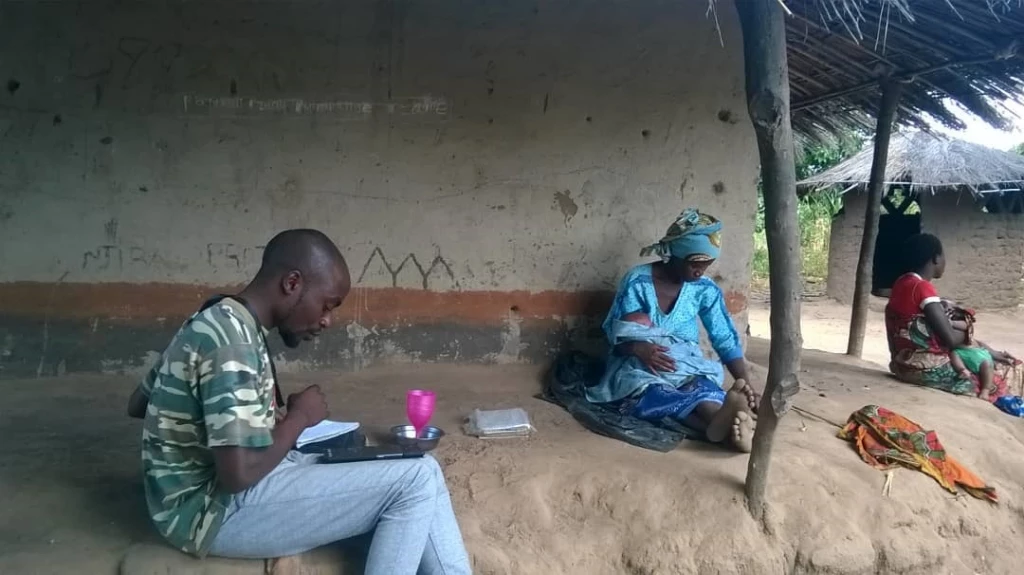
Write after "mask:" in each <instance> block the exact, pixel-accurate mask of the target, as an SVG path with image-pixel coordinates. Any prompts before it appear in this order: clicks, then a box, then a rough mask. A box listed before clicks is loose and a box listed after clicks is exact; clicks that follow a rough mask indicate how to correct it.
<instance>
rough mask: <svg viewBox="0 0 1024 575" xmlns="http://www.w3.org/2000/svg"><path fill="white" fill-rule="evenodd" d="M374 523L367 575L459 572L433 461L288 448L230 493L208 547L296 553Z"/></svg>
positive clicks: (456, 540) (447, 506)
mask: <svg viewBox="0 0 1024 575" xmlns="http://www.w3.org/2000/svg"><path fill="white" fill-rule="evenodd" d="M370 531H374V534H373V542H372V543H371V544H370V553H369V556H368V558H367V561H366V574H367V575H413V574H415V573H419V574H421V575H434V574H440V575H463V574H467V573H470V572H471V570H470V566H469V557H468V556H467V555H466V548H465V546H464V545H463V543H462V534H461V533H460V532H459V525H458V523H457V522H456V520H455V513H454V511H452V502H451V498H450V497H449V495H448V487H447V486H446V485H445V481H444V475H443V474H442V473H441V467H440V466H439V465H438V464H437V461H435V460H434V458H432V457H430V456H429V455H427V456H425V457H423V458H422V459H403V460H397V461H368V462H359V463H336V464H317V463H316V456H313V455H303V454H301V453H299V452H297V451H292V452H290V453H289V454H288V456H287V457H286V458H285V459H284V461H282V462H281V463H280V465H278V466H277V467H276V468H275V469H274V470H273V471H271V472H270V474H269V475H267V476H266V477H264V478H263V480H261V481H260V482H259V483H257V484H256V485H254V486H252V487H250V488H249V489H247V490H245V491H243V492H242V493H239V494H236V495H235V496H234V498H233V501H232V503H231V505H230V507H229V508H228V511H227V516H226V517H225V520H224V524H223V525H222V526H221V528H220V532H219V533H218V534H217V537H216V539H214V541H213V546H212V547H211V549H210V553H211V554H213V555H218V556H221V557H236V558H253V559H256V558H268V557H284V556H288V555H296V554H298V553H302V552H304V551H308V550H310V549H313V548H315V547H319V546H321V545H326V544H328V543H333V542H335V541H340V540H342V539H348V538H350V537H355V536H357V535H362V534H364V533H369V532H370Z"/></svg>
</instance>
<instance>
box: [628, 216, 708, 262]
mask: <svg viewBox="0 0 1024 575" xmlns="http://www.w3.org/2000/svg"><path fill="white" fill-rule="evenodd" d="M721 250H722V222H720V221H718V219H717V218H715V217H714V216H712V215H709V214H704V213H701V212H699V211H697V210H696V209H694V208H687V209H685V210H683V213H682V214H680V215H679V217H678V218H676V221H675V222H673V223H672V225H671V226H669V227H668V231H667V232H665V237H663V238H661V240H660V241H658V243H656V244H653V245H650V246H647V247H646V248H644V249H643V250H641V251H640V257H648V256H652V255H657V256H659V257H661V259H662V260H663V261H665V260H668V259H669V258H679V259H684V260H685V259H690V260H696V261H709V260H716V259H718V254H719V253H720V252H721Z"/></svg>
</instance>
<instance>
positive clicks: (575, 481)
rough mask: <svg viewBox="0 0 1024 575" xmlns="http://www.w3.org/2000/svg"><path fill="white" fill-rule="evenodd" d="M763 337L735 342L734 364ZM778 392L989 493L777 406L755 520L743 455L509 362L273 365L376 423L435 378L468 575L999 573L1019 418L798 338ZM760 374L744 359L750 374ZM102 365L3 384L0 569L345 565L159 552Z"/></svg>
mask: <svg viewBox="0 0 1024 575" xmlns="http://www.w3.org/2000/svg"><path fill="white" fill-rule="evenodd" d="M766 354H767V344H766V343H765V342H764V341H762V340H756V339H754V340H751V353H750V358H751V360H752V361H754V362H757V363H762V364H763V363H764V362H765V361H766ZM804 367H805V372H804V373H802V383H803V389H802V391H801V394H800V395H799V396H797V399H796V405H798V406H799V407H801V408H803V409H804V410H807V411H808V412H812V413H814V414H817V415H818V416H820V417H821V418H823V419H825V420H829V421H832V422H835V423H842V422H844V421H845V420H846V417H847V416H848V415H849V414H850V413H851V412H852V411H854V410H856V409H858V408H860V407H861V406H863V405H865V404H868V403H878V404H881V405H884V406H886V407H888V408H890V409H893V410H895V411H898V412H900V413H902V414H904V415H906V416H907V417H909V418H911V419H913V420H915V421H917V422H918V423H920V424H921V425H923V426H925V427H929V428H933V429H935V430H937V431H938V434H939V437H940V438H941V439H942V441H943V442H944V443H945V445H946V447H947V449H948V450H949V451H950V453H951V454H952V455H954V456H955V457H957V458H958V459H960V460H961V461H962V462H963V463H964V464H965V465H967V466H968V467H969V468H971V469H972V470H973V471H974V472H976V473H977V474H978V475H980V476H981V477H983V478H984V479H986V480H987V481H988V482H989V483H990V484H992V485H993V486H995V487H996V488H997V489H998V491H999V496H1000V502H999V504H997V505H993V504H990V503H987V502H984V501H979V500H975V499H972V498H970V497H968V496H959V497H956V496H953V495H951V494H949V493H947V492H945V491H943V490H942V489H941V488H940V487H939V486H938V484H936V483H935V482H934V481H933V480H932V479H930V478H928V477H926V476H924V475H923V474H920V473H916V472H911V471H906V470H898V471H896V472H895V477H894V481H893V486H892V491H891V495H890V496H889V497H883V496H882V493H881V492H882V485H883V483H884V480H885V475H884V474H883V473H881V472H878V471H876V470H874V469H872V468H870V467H868V466H867V465H865V464H864V463H863V462H861V461H860V459H859V458H858V457H857V456H856V455H855V454H854V452H853V451H852V450H851V448H850V447H849V445H847V444H846V443H844V442H842V441H840V440H838V439H836V437H835V433H836V431H837V429H836V427H834V426H833V425H831V424H830V423H826V422H824V421H822V419H818V418H814V417H807V416H804V415H801V414H800V413H796V412H792V413H790V414H789V415H787V416H786V417H785V418H784V419H783V421H782V423H781V424H780V427H779V433H778V436H777V440H776V441H777V444H776V448H775V454H774V460H773V467H772V471H771V476H770V488H769V498H770V501H771V502H772V503H771V508H770V512H769V514H768V517H767V519H766V521H765V522H764V523H763V524H760V523H755V522H754V521H753V520H751V519H750V517H749V515H748V514H747V513H746V511H745V509H744V506H743V498H742V482H743V478H744V475H745V472H746V465H747V458H746V457H745V456H739V455H733V454H730V453H727V452H724V451H722V450H719V449H717V448H712V447H710V446H707V445H703V444H700V443H694V442H690V443H685V444H684V445H683V446H682V447H680V448H679V449H677V450H675V451H673V452H671V453H666V454H659V453H655V452H650V451H645V450H642V449H638V448H635V447H631V446H629V445H626V444H623V443H620V442H617V441H614V440H611V439H607V438H604V437H599V436H597V435H594V434H591V433H589V432H587V431H585V430H583V429H582V428H581V427H580V426H579V425H578V424H577V423H576V422H575V421H574V420H573V419H572V418H571V417H570V416H569V415H568V414H566V413H564V412H563V411H561V410H560V409H558V408H557V407H555V406H553V405H550V404H547V403H545V402H542V401H539V400H536V399H534V398H533V395H534V394H535V393H536V392H537V391H538V389H539V381H540V373H539V371H538V370H537V369H535V368H530V367H523V366H495V367H481V366H448V365H401V366H391V367H386V368H379V369H373V370H369V371H365V372H361V373H357V374H348V373H345V374H342V373H315V374H284V375H283V376H282V380H283V382H284V386H285V388H286V390H296V389H299V388H300V387H301V386H304V385H308V384H311V383H319V384H320V385H321V386H323V387H324V389H325V390H326V392H327V394H328V396H329V398H330V400H331V404H332V406H333V409H332V417H333V418H335V419H339V420H351V419H358V420H360V421H362V422H364V424H365V425H366V426H367V427H368V428H369V429H370V430H371V431H378V432H379V431H380V430H383V429H386V427H387V426H389V425H391V424H394V423H397V422H400V421H401V420H402V417H403V415H402V414H403V395H404V392H405V390H406V389H408V388H410V387H414V386H416V387H419V386H427V387H431V388H433V389H436V390H437V391H438V397H439V413H438V416H437V419H436V422H437V423H438V424H439V425H441V426H442V427H443V428H445V429H446V430H447V431H448V432H449V436H448V437H447V438H446V439H445V440H444V441H443V442H442V444H441V446H440V448H439V449H438V451H437V457H438V460H439V461H440V462H441V464H442V466H443V467H444V468H445V473H446V475H447V477H448V479H449V482H450V486H451V490H452V494H453V499H454V504H455V507H456V512H457V514H458V516H459V520H460V523H461V526H462V529H463V533H464V536H465V538H466V542H467V546H468V548H469V551H470V554H471V556H472V559H473V564H474V572H475V573H481V574H490V573H494V574H499V573H501V574H504V573H510V574H516V575H535V574H536V575H541V574H544V575H550V574H553V573H558V574H570V575H571V574H580V575H584V574H586V575H604V574H607V575H613V574H615V575H619V574H622V573H634V574H641V573H642V574H672V573H749V574H758V575H763V574H775V573H778V574H783V573H785V574H791V573H829V574H862V573H863V574H868V573H899V574H907V573H921V574H925V573H929V574H931V573H950V574H961V573H963V574H974V573H1011V572H1016V571H1018V570H1019V561H1020V555H1019V548H1020V546H1019V542H1020V541H1022V540H1024V481H1022V478H1024V457H1022V454H1024V445H1022V444H1024V420H1015V419H1013V418H1011V417H1009V416H1006V415H1003V414H1001V413H999V412H997V411H996V410H995V409H994V408H993V407H991V406H990V405H987V404H985V403H983V402H981V401H978V400H971V399H968V398H959V397H953V396H949V395H946V394H942V393H939V392H933V391H930V390H926V389H921V388H916V387H911V386H907V385H903V384H900V383H897V382H895V381H893V380H891V379H889V378H888V377H887V376H886V375H885V374H884V373H882V372H881V371H880V369H879V368H878V367H877V366H875V365H873V364H868V363H862V362H854V361H850V360H846V359H843V358H841V357H838V356H831V355H827V354H824V353H821V352H807V353H806V354H805V360H804ZM759 373H762V374H763V372H759ZM134 384H135V379H134V378H129V377H122V376H117V377H113V376H90V377H65V378H59V379H38V380H19V381H9V382H4V383H3V384H2V385H3V397H4V408H3V417H0V453H3V457H2V458H0V487H2V488H3V492H4V497H5V500H4V504H3V506H2V510H0V573H12V574H14V573H17V574H43V575H45V574H66V573H89V574H98V575H102V574H114V573H119V572H120V573H125V574H130V575H143V574H145V575H156V574H160V575H186V574H187V575H199V574H203V575H235V574H238V575H243V574H244V575H249V574H253V575H256V574H262V573H266V572H268V568H269V569H271V570H272V569H274V568H275V567H276V568H277V572H278V573H304V574H305V573H308V574H317V575H319V574H321V573H323V574H327V573H332V574H338V573H344V574H348V573H359V572H361V564H360V555H361V551H360V546H359V544H358V543H356V544H354V545H350V546H349V548H348V549H345V550H342V549H326V550H319V551H317V552H315V553H312V554H309V555H308V556H305V557H301V558H298V559H296V560H292V561H290V562H287V563H284V564H281V565H279V566H275V565H272V564H270V565H268V564H266V563H265V562H263V561H226V560H219V559H210V560H207V561H197V560H194V559H191V558H188V557H186V556H184V555H182V554H179V553H177V552H176V551H173V550H171V549H168V548H166V547H165V546H164V545H163V544H162V543H161V542H160V541H159V540H158V538H157V537H156V535H155V533H154V531H153V529H152V527H151V526H150V524H149V521H148V519H147V517H146V513H145V509H144V505H145V504H144V501H143V497H142V486H141V477H140V471H139V468H140V465H139V433H140V425H139V422H137V421H132V420H129V419H127V418H126V417H125V416H124V415H123V413H124V403H125V398H126V397H127V395H128V393H129V392H130V391H131V389H132V387H133V386H134ZM513 406H519V407H524V408H526V409H527V410H528V411H529V412H530V414H531V416H532V418H533V421H534V424H535V425H536V427H537V434H536V435H535V436H534V437H532V438H530V439H526V440H502V441H496V440H492V441H480V440H476V439H472V438H469V437H465V436H463V435H462V434H461V432H460V430H459V425H460V421H461V418H462V417H464V416H465V415H466V414H467V413H469V412H471V411H472V410H473V409H474V408H485V409H486V408H502V407H513Z"/></svg>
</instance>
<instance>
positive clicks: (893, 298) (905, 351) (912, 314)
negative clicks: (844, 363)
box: [885, 274, 1024, 402]
mask: <svg viewBox="0 0 1024 575" xmlns="http://www.w3.org/2000/svg"><path fill="white" fill-rule="evenodd" d="M940 302H941V299H940V298H939V295H938V291H936V289H935V286H933V285H932V284H931V282H928V281H926V280H924V279H922V278H921V276H919V275H917V274H906V275H904V276H902V277H900V278H899V279H897V280H896V282H895V283H894V284H893V287H892V294H891V295H890V298H889V303H888V305H886V307H885V328H886V335H887V336H888V339H889V352H890V356H891V361H890V363H889V369H890V371H892V373H893V374H894V375H895V376H896V377H898V378H899V379H901V380H903V381H905V382H908V383H914V384H918V385H924V386H926V387H932V388H935V389H938V390H941V391H945V392H948V393H954V394H957V395H977V394H978V392H979V391H980V382H979V381H978V378H977V376H976V375H975V376H972V377H970V378H964V377H963V376H961V375H960V374H959V373H957V371H956V370H955V369H954V368H953V366H952V364H951V363H950V360H949V351H948V350H946V349H943V347H942V346H941V345H940V344H939V342H938V340H937V339H936V338H935V336H934V335H933V334H932V332H931V329H930V328H929V327H928V323H927V321H925V316H924V308H925V306H927V305H929V304H932V303H940ZM994 367H995V370H994V371H995V376H994V377H993V381H994V383H995V385H996V391H995V392H994V393H992V394H991V396H990V401H992V402H995V400H996V399H998V398H999V397H1002V396H1003V395H1006V394H1013V395H1021V394H1022V392H1024V369H1022V367H1021V363H1020V362H1017V363H1015V364H1014V365H1007V364H1004V363H996V364H995V366H994Z"/></svg>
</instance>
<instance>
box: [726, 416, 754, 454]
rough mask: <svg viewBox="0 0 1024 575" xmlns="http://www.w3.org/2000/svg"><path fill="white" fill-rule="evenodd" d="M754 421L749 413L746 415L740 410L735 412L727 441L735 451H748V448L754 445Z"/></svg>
mask: <svg viewBox="0 0 1024 575" xmlns="http://www.w3.org/2000/svg"><path fill="white" fill-rule="evenodd" d="M755 426H756V423H755V421H754V418H753V417H752V416H751V415H748V414H747V412H745V411H740V412H739V413H737V414H736V417H735V418H733V421H732V434H731V435H730V437H729V442H730V443H731V444H732V446H733V447H735V448H736V450H737V451H739V452H741V453H750V450H751V449H752V448H753V446H754V427H755Z"/></svg>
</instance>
